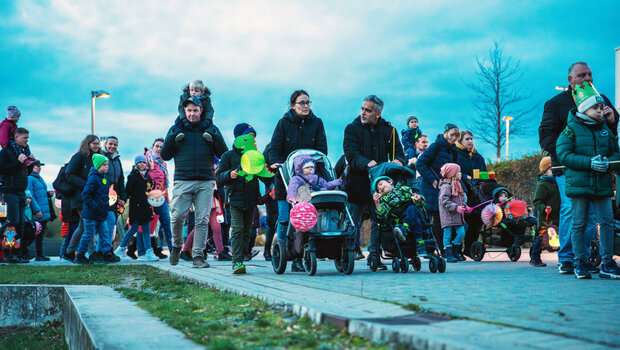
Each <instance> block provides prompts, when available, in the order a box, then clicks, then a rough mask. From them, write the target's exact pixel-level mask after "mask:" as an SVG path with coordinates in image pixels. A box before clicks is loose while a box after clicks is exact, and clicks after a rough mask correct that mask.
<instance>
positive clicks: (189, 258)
mask: <svg viewBox="0 0 620 350" xmlns="http://www.w3.org/2000/svg"><path fill="white" fill-rule="evenodd" d="M179 258H181V259H183V260H185V261H192V254H191V253H190V252H188V251H187V250H184V251H182V252H181V255H179Z"/></svg>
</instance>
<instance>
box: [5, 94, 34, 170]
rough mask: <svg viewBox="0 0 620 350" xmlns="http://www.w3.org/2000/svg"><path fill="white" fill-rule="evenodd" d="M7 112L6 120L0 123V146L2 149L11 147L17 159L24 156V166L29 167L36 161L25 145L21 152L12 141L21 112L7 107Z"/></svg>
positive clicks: (15, 108)
mask: <svg viewBox="0 0 620 350" xmlns="http://www.w3.org/2000/svg"><path fill="white" fill-rule="evenodd" d="M7 110H8V113H7V116H6V118H4V120H3V121H2V122H0V146H2V148H7V147H13V149H14V150H15V154H17V157H19V155H20V154H23V155H25V156H26V161H24V165H25V166H29V165H30V164H32V163H33V162H34V161H35V160H36V159H35V158H34V156H33V155H32V153H31V152H30V147H29V146H27V145H26V148H24V149H23V150H22V148H21V147H19V146H18V145H17V144H15V141H14V140H15V130H17V122H18V121H19V117H20V116H21V112H20V111H19V109H17V107H15V106H9V107H8V108H7Z"/></svg>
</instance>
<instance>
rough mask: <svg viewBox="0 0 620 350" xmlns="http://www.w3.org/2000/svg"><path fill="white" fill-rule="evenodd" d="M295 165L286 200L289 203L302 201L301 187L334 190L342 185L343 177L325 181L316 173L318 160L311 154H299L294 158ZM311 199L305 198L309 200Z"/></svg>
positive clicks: (314, 189)
mask: <svg viewBox="0 0 620 350" xmlns="http://www.w3.org/2000/svg"><path fill="white" fill-rule="evenodd" d="M293 166H294V168H295V175H294V176H293V177H291V180H290V181H289V185H288V192H287V194H286V200H287V201H288V202H289V203H292V204H294V203H295V202H300V200H297V195H298V192H299V189H300V188H302V187H303V186H307V187H309V189H310V191H309V192H316V191H325V190H333V189H336V188H337V187H338V186H342V179H336V180H334V181H329V182H328V181H325V179H324V178H322V177H320V176H319V175H317V174H316V173H315V170H316V161H315V160H314V158H312V157H311V156H309V155H305V154H302V155H299V156H297V157H295V159H294V160H293ZM307 200H309V199H306V200H304V202H305V201H307Z"/></svg>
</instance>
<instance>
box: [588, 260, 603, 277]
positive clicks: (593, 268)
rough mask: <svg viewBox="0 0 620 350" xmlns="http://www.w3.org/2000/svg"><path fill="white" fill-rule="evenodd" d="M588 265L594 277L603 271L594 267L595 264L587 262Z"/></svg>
mask: <svg viewBox="0 0 620 350" xmlns="http://www.w3.org/2000/svg"><path fill="white" fill-rule="evenodd" d="M586 265H587V266H588V271H589V272H590V273H591V274H593V275H594V274H595V273H599V272H601V269H599V268H598V267H596V266H594V265H593V264H591V263H590V262H589V261H588V262H586Z"/></svg>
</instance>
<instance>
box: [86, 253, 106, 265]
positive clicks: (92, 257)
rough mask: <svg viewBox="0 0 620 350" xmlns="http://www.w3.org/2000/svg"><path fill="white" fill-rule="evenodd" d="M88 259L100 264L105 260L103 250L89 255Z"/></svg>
mask: <svg viewBox="0 0 620 350" xmlns="http://www.w3.org/2000/svg"><path fill="white" fill-rule="evenodd" d="M88 261H90V262H91V263H93V264H98V263H102V262H103V253H101V252H93V253H92V254H90V255H89V256H88Z"/></svg>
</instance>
